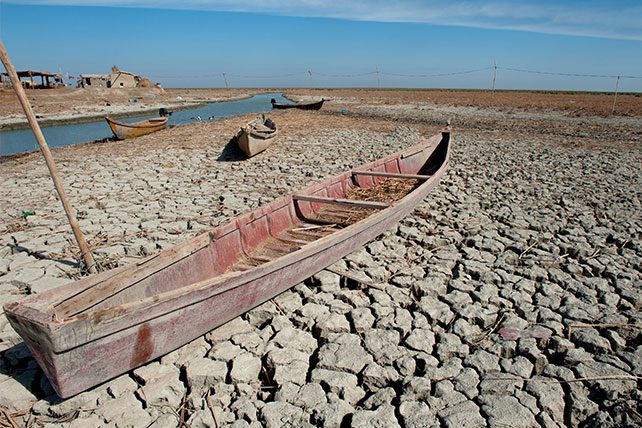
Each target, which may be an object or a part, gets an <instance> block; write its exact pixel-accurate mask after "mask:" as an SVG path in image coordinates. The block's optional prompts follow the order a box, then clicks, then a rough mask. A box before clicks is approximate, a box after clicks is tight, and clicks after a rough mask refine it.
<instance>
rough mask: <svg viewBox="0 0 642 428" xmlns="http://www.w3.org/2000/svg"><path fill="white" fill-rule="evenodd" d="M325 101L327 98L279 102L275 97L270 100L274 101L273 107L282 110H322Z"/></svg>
mask: <svg viewBox="0 0 642 428" xmlns="http://www.w3.org/2000/svg"><path fill="white" fill-rule="evenodd" d="M324 101H325V100H324V99H322V100H321V101H316V102H313V103H296V104H281V103H277V102H276V100H275V99H274V98H272V99H271V100H270V102H271V103H272V108H275V109H280V110H283V109H288V108H298V109H301V110H320V109H321V107H323V102H324Z"/></svg>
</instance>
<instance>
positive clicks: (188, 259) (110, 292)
mask: <svg viewBox="0 0 642 428" xmlns="http://www.w3.org/2000/svg"><path fill="white" fill-rule="evenodd" d="M449 144H450V130H449V129H448V128H447V129H445V130H444V131H443V132H441V133H440V134H438V135H435V136H433V137H431V138H429V139H427V140H423V141H422V142H421V143H420V144H417V145H415V146H412V147H409V148H407V149H404V150H402V151H400V152H397V153H395V154H392V155H389V156H387V157H384V158H382V159H380V160H377V161H374V162H371V163H369V164H366V165H363V166H361V167H359V168H355V169H353V170H349V171H346V172H344V173H342V174H339V175H337V176H334V177H332V178H328V179H326V180H324V181H321V182H319V183H317V184H315V185H313V186H311V187H308V188H307V189H305V190H302V191H299V192H295V193H293V194H291V195H287V196H283V197H281V198H278V199H276V200H274V201H273V202H272V203H270V204H267V205H265V206H263V207H260V208H258V209H256V210H254V211H252V212H250V213H248V214H246V215H243V216H240V217H237V218H235V219H233V220H232V221H230V222H229V223H227V224H224V225H222V226H219V227H216V228H215V229H213V230H211V231H210V232H208V233H204V234H202V235H199V236H196V237H194V238H192V239H190V240H188V241H186V242H184V243H182V244H180V245H178V246H176V247H173V248H170V249H167V250H164V251H162V252H161V253H159V254H157V255H155V256H151V257H148V258H147V259H145V260H143V261H141V262H139V263H137V264H136V265H134V266H125V267H122V268H117V269H114V270H112V271H107V272H103V273H100V274H98V275H94V276H90V277H86V278H83V279H81V280H80V281H77V282H74V283H70V284H67V285H63V286H60V287H57V288H55V289H52V290H48V291H46V292H44V293H41V294H36V295H32V296H29V297H26V298H25V299H23V300H21V301H18V302H14V303H8V304H5V306H4V310H5V314H6V316H7V318H8V319H9V321H10V322H11V325H12V326H13V328H14V329H15V330H16V331H17V332H18V333H19V334H20V335H21V336H22V337H23V339H24V340H25V342H26V344H27V346H28V347H29V349H30V350H31V352H32V353H33V355H34V357H35V359H36V360H37V361H38V364H40V367H42V369H43V370H44V372H45V374H46V375H47V377H48V379H49V380H50V382H51V384H52V386H53V387H54V389H55V390H56V392H57V393H58V395H60V396H61V397H63V398H64V397H69V396H71V395H74V394H77V393H79V392H81V391H84V390H86V389H88V388H90V387H92V386H94V385H97V384H100V383H102V382H104V381H106V380H109V379H111V378H114V377H116V376H118V375H120V374H122V373H124V372H126V371H128V370H131V369H133V368H135V367H138V366H140V365H142V364H144V363H146V362H148V361H150V360H153V359H155V358H158V357H159V356H161V355H164V354H166V353H168V352H170V351H172V350H174V349H176V348H178V347H180V346H182V345H184V344H185V343H187V342H189V341H191V340H194V339H195V338H197V337H199V336H201V335H203V334H205V333H206V332H208V331H210V330H212V329H213V328H215V327H217V326H220V325H221V324H223V323H225V322H227V321H229V320H231V319H232V318H234V317H236V316H238V315H240V314H242V313H244V312H246V311H248V310H249V309H251V308H253V307H255V306H257V305H259V304H261V303H263V302H265V301H267V300H268V299H271V298H273V297H275V296H277V295H278V294H280V293H282V292H283V291H285V290H287V289H288V288H290V287H291V286H293V285H295V284H297V283H299V282H301V281H303V280H304V279H306V278H308V277H310V276H311V275H314V274H315V273H316V272H318V271H320V270H322V269H324V268H326V267H327V266H329V265H331V264H332V263H334V262H336V261H337V260H338V259H340V258H341V257H344V256H345V255H347V254H349V253H350V252H352V251H354V250H356V249H358V248H360V247H361V246H362V245H364V244H365V243H367V242H368V241H370V240H372V239H373V238H375V237H376V236H378V235H379V234H381V233H382V232H384V231H385V230H386V229H388V228H390V227H392V226H394V225H395V223H397V222H398V221H399V220H400V219H401V218H403V217H404V216H406V215H407V214H409V213H410V212H411V211H412V210H413V209H414V208H415V207H416V206H417V205H418V204H419V203H420V202H421V201H422V200H423V199H424V198H425V197H426V195H428V193H429V192H430V191H431V189H433V188H434V187H435V186H436V185H437V183H438V182H439V180H440V179H441V177H442V175H443V174H444V172H445V171H446V168H447V165H448V154H449Z"/></svg>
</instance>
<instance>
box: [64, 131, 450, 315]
mask: <svg viewBox="0 0 642 428" xmlns="http://www.w3.org/2000/svg"><path fill="white" fill-rule="evenodd" d="M437 143H438V144H437ZM435 144H436V145H437V146H436V147H435V145H431V146H428V148H427V149H424V151H421V150H418V151H415V152H414V153H410V154H407V155H406V156H405V157H404V154H403V153H402V154H396V155H393V156H389V157H387V158H384V159H381V160H379V161H375V162H373V163H371V164H368V165H365V166H363V167H361V168H358V169H355V170H352V171H348V172H345V173H343V174H340V175H338V176H335V177H333V178H330V179H327V180H325V181H322V182H320V183H318V184H317V185H314V186H312V187H310V188H308V189H306V190H304V191H302V192H300V193H295V194H293V195H290V196H287V197H282V198H279V199H277V200H275V201H273V202H272V203H270V204H268V205H266V206H264V207H261V208H258V209H257V210H255V211H253V212H251V213H249V214H246V215H244V216H241V217H238V218H236V219H234V220H233V221H231V222H230V223H228V224H225V225H222V226H219V227H217V228H215V229H214V230H213V231H211V232H210V233H209V234H203V235H199V236H198V237H195V238H192V239H191V240H189V241H187V242H185V243H183V244H180V245H178V246H177V247H174V248H171V249H169V250H165V251H163V252H161V253H160V254H159V255H157V256H156V257H152V258H150V259H148V260H146V261H145V262H143V263H140V264H139V265H136V266H133V267H129V268H127V269H123V270H122V271H120V272H118V273H116V274H115V275H112V276H110V277H108V278H107V279H102V280H101V281H98V282H95V283H92V284H90V286H87V287H83V290H82V291H81V292H79V293H76V294H75V295H68V296H67V298H65V299H63V300H61V301H59V302H58V304H57V305H55V307H54V308H53V309H54V314H55V318H56V319H59V320H62V319H65V318H66V319H69V318H70V317H74V316H79V315H81V314H87V316H91V313H92V312H96V311H101V310H105V309H108V308H112V307H115V306H118V305H122V304H125V303H130V302H133V301H138V300H141V299H145V298H152V297H155V296H158V295H159V294H161V293H164V292H168V291H172V290H176V289H179V288H182V287H185V286H188V285H191V284H194V283H198V282H201V281H205V280H215V279H217V278H218V277H223V276H225V277H227V276H228V275H235V274H239V273H241V274H242V273H243V272H245V271H249V270H252V269H254V268H256V267H259V266H262V265H264V264H267V263H270V262H272V261H274V260H276V259H278V258H280V257H282V256H284V255H287V254H290V253H293V252H295V251H297V250H299V249H301V248H302V247H304V246H306V245H309V244H310V243H313V242H316V241H318V240H320V239H322V238H324V237H326V236H328V235H331V234H333V233H335V232H337V231H340V230H342V229H344V228H346V227H349V226H350V225H353V224H355V223H358V222H360V221H362V220H364V219H367V218H368V217H370V216H372V215H374V214H375V213H377V212H380V211H381V210H384V209H386V208H388V207H390V206H391V204H394V203H395V202H396V201H398V200H400V199H402V198H403V197H404V196H406V195H408V194H409V193H411V192H412V191H413V190H414V189H416V188H417V187H418V186H421V185H422V184H423V183H424V182H426V181H427V180H430V178H431V177H432V176H433V174H434V173H435V172H436V171H438V170H439V169H440V168H442V167H443V166H444V164H445V163H446V162H447V158H448V144H449V134H448V133H444V134H443V137H442V138H441V141H439V140H437V141H436V142H435ZM426 152H427V153H426ZM91 280H92V277H89V278H87V279H85V280H83V281H91ZM77 289H78V288H76V290H77Z"/></svg>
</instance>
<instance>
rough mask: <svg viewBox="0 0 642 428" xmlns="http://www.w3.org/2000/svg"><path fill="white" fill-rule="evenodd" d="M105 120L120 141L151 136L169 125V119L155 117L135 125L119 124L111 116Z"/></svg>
mask: <svg viewBox="0 0 642 428" xmlns="http://www.w3.org/2000/svg"><path fill="white" fill-rule="evenodd" d="M105 120H106V121H107V123H108V124H109V127H110V128H111V132H113V133H114V136H116V138H118V139H119V140H124V139H127V138H134V137H140V136H141V135H145V134H151V133H152V132H156V131H160V130H161V129H163V128H165V126H166V125H167V117H155V118H152V119H147V120H141V121H140V122H134V123H124V122H118V121H116V120H114V119H112V118H110V117H109V116H105Z"/></svg>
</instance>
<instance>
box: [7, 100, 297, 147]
mask: <svg viewBox="0 0 642 428" xmlns="http://www.w3.org/2000/svg"><path fill="white" fill-rule="evenodd" d="M272 98H275V99H276V100H277V101H278V102H279V103H290V102H289V101H288V100H287V99H286V98H284V97H283V95H282V94H261V95H256V96H254V97H252V98H248V99H244V100H238V101H224V102H217V103H207V104H205V105H203V106H201V107H197V108H193V109H188V110H179V111H175V112H174V113H173V114H172V115H171V116H170V118H169V124H170V125H185V124H187V123H191V122H195V121H199V120H217V119H221V118H223V117H228V116H234V115H237V114H248V113H262V112H267V111H271V110H272V105H271V104H270V99H272ZM170 110H171V109H170ZM157 116H158V115H157V114H152V115H149V114H147V115H144V116H133V117H129V118H126V119H118V120H119V121H120V122H138V121H139V120H143V119H149V118H151V117H157ZM42 133H43V134H44V136H45V139H46V140H47V144H48V145H49V147H63V146H70V145H73V144H78V143H82V142H85V141H95V140H102V139H104V138H110V137H112V136H113V135H112V133H111V129H109V125H107V122H105V120H104V119H100V120H97V121H95V122H87V123H77V124H71V125H58V126H48V127H43V128H42ZM34 150H38V143H37V142H36V139H35V137H34V136H33V132H32V131H31V129H20V130H17V131H2V132H0V156H4V155H10V154H14V153H20V152H31V151H34Z"/></svg>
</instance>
